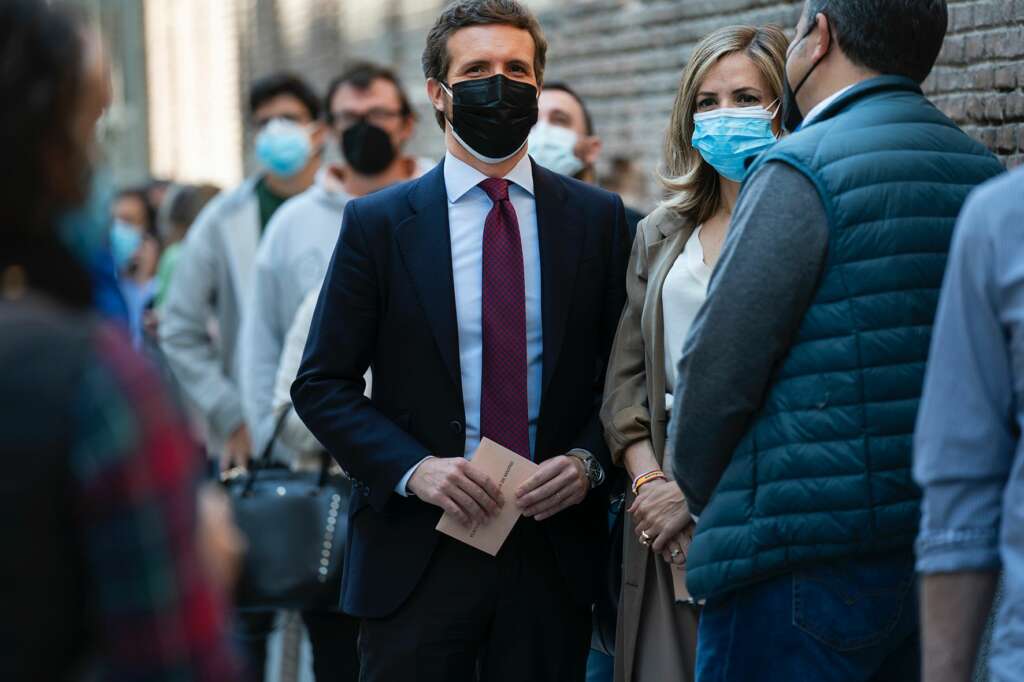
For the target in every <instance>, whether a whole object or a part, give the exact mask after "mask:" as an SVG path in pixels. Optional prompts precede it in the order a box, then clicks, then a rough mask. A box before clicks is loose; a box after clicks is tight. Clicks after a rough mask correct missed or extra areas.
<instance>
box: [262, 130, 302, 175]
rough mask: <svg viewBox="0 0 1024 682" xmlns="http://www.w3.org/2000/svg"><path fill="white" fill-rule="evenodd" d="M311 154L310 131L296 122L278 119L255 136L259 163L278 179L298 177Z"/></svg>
mask: <svg viewBox="0 0 1024 682" xmlns="http://www.w3.org/2000/svg"><path fill="white" fill-rule="evenodd" d="M312 155H313V143H312V142H311V141H310V139H309V132H307V130H306V128H305V126H302V125H300V124H298V123H295V122H294V121H289V120H287V119H282V118H275V119H274V120H272V121H270V122H269V123H267V125H266V126H265V127H264V128H263V130H261V131H260V133H259V135H257V136H256V160H257V161H258V162H259V163H260V165H261V166H263V167H264V168H266V169H267V170H268V171H270V172H271V173H273V174H274V175H276V176H278V177H282V178H290V177H292V176H294V175H296V174H297V173H298V172H299V171H301V170H302V169H303V168H305V167H306V164H307V163H309V159H310V157H311V156H312Z"/></svg>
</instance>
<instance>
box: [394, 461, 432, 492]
mask: <svg viewBox="0 0 1024 682" xmlns="http://www.w3.org/2000/svg"><path fill="white" fill-rule="evenodd" d="M432 457H433V455H427V456H426V457H424V458H423V459H421V460H420V461H418V462H416V464H415V465H413V467H412V468H411V469H409V470H408V471H406V472H405V476H402V478H401V480H400V481H398V485H396V486H395V492H396V493H398V494H399V495H401V496H402V497H409V490H408V486H409V479H410V478H412V475H413V474H415V473H416V470H417V469H419V468H420V465H421V464H423V463H424V462H426V461H427V460H428V459H431V458H432Z"/></svg>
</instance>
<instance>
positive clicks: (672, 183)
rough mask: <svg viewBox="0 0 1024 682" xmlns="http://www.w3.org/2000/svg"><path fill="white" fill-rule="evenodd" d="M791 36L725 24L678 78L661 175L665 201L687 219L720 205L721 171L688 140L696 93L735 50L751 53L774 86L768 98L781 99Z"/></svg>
mask: <svg viewBox="0 0 1024 682" xmlns="http://www.w3.org/2000/svg"><path fill="white" fill-rule="evenodd" d="M788 47H789V39H788V38H786V34H785V33H784V32H783V30H782V28H780V27H779V26H774V25H770V26H763V27H761V28H755V27H753V26H726V27H724V28H720V29H718V30H717V31H714V32H713V33H711V34H709V35H708V36H707V37H706V38H704V40H702V41H700V43H698V45H697V47H695V48H694V49H693V53H692V54H691V55H690V61H689V62H688V63H687V65H686V69H685V70H684V71H683V77H682V79H681V80H680V81H679V92H678V93H677V94H676V101H675V104H674V105H673V106H672V120H671V122H670V123H669V128H668V134H667V135H666V136H665V166H664V168H663V169H662V170H661V171H660V172H659V173H658V179H659V180H660V181H661V184H662V185H663V186H664V187H665V189H666V190H667V197H666V199H665V200H664V201H662V202H661V205H662V206H663V207H664V208H668V209H671V210H673V211H675V212H676V213H678V214H679V215H680V216H682V217H683V218H687V219H689V220H692V221H693V222H694V224H696V225H699V224H701V223H703V222H704V221H706V220H707V219H709V218H710V217H711V216H713V215H714V214H715V212H716V211H717V210H718V209H719V204H720V201H721V190H720V187H719V181H718V173H717V172H716V171H715V169H714V168H713V167H712V166H711V165H710V164H708V163H707V162H706V161H704V159H703V157H701V155H700V152H698V151H697V150H696V149H694V148H693V147H692V146H691V144H690V139H691V138H692V137H693V115H694V113H695V111H696V108H697V92H698V91H699V88H700V85H701V83H703V82H704V79H705V77H706V76H707V74H708V71H710V70H711V68H712V67H713V66H714V65H715V64H716V63H717V62H718V60H720V59H721V58H722V57H726V56H728V55H731V54H735V53H737V52H742V53H743V54H745V55H747V56H748V57H749V58H750V60H751V61H752V62H754V64H755V65H756V66H757V68H758V70H760V72H761V75H762V76H763V77H764V79H765V82H767V83H768V85H769V87H771V90H772V92H771V97H770V98H769V99H775V98H781V97H782V90H783V85H782V84H783V78H785V71H786V49H787V48H788ZM765 104H766V105H767V102H766V103H765Z"/></svg>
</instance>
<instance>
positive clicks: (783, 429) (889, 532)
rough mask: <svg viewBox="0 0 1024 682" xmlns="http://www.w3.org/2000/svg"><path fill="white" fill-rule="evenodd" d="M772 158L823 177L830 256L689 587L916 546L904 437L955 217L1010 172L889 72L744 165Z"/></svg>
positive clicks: (708, 591)
mask: <svg viewBox="0 0 1024 682" xmlns="http://www.w3.org/2000/svg"><path fill="white" fill-rule="evenodd" d="M770 162H781V163H787V164H790V165H791V166H792V167H794V168H796V169H797V170H798V171H800V172H801V173H803V174H804V175H806V176H807V177H808V178H809V179H810V180H811V182H812V183H813V184H814V185H815V187H816V188H817V189H818V192H819V194H820V196H821V199H822V202H823V204H824V207H825V211H826V214H827V216H828V221H829V241H828V256H827V260H826V263H825V266H824V269H823V272H822V275H821V279H820V282H819V285H818V290H817V293H816V295H815V297H814V299H813V302H812V304H811V306H810V308H809V309H808V311H807V313H806V315H805V316H804V319H803V321H802V323H801V326H800V328H799V331H798V332H797V334H796V336H795V338H794V342H793V344H792V346H791V348H790V350H789V353H788V355H787V356H786V357H785V358H784V359H783V360H782V362H781V363H780V365H779V366H778V367H777V368H776V371H775V374H774V377H773V380H772V383H771V385H770V388H769V390H768V391H767V393H766V397H765V400H764V403H763V405H762V407H761V409H760V411H759V413H758V414H756V415H755V417H754V418H753V419H752V421H751V425H750V428H749V430H748V432H747V434H746V435H745V437H744V438H743V440H742V441H741V443H740V445H739V447H738V448H737V449H736V451H735V453H734V455H733V458H732V461H731V463H730V465H729V466H728V468H727V469H726V471H725V473H724V474H723V476H722V478H721V481H720V483H719V485H718V487H717V489H716V491H715V494H714V496H713V497H712V499H711V500H710V502H709V504H708V506H707V507H706V508H705V509H704V511H703V513H702V514H701V517H700V523H699V524H698V527H697V535H696V537H695V539H694V542H693V547H692V549H691V552H690V555H689V557H688V562H687V563H688V585H689V589H690V591H691V593H692V594H693V595H695V596H697V597H708V596H711V595H716V594H721V593H724V592H727V591H729V590H733V589H736V588H737V587H741V586H743V585H745V584H749V583H752V582H755V581H757V580H760V579H763V578H766V577H769V576H771V575H772V574H778V573H782V572H785V571H787V570H789V569H791V568H792V567H795V566H798V565H800V564H805V563H808V562H816V561H823V560H830V559H840V558H843V557H848V556H857V555H863V554H872V553H879V552H886V551H894V550H907V551H909V550H910V549H911V547H912V544H913V540H914V537H915V535H916V532H917V525H918V504H919V491H918V490H917V488H916V487H915V485H914V483H913V481H912V479H911V440H912V434H913V429H914V420H915V417H916V414H917V407H918V401H919V399H920V396H921V386H922V382H923V378H924V368H925V361H926V359H927V356H928V346H929V340H930V338H931V331H932V322H933V319H934V316H935V309H936V304H937V301H938V296H939V288H940V286H941V284H942V276H943V271H944V269H945V265H946V256H947V251H948V249H949V244H950V240H951V236H952V231H953V225H954V222H955V219H956V217H957V213H958V212H959V211H960V207H961V205H962V204H963V202H964V200H965V199H966V197H967V194H968V193H969V192H970V190H971V189H973V188H974V187H975V186H976V185H978V184H980V183H981V182H983V181H985V180H987V179H988V178H991V177H993V176H994V175H997V174H999V173H1000V172H1002V170H1003V168H1002V166H1001V165H1000V164H999V162H998V161H997V160H996V159H995V158H994V157H993V156H992V154H990V153H989V152H988V151H987V150H986V149H985V148H984V147H983V146H982V145H980V144H979V143H977V142H975V141H974V140H972V139H971V138H969V137H968V136H967V135H966V134H964V133H963V132H962V131H961V130H960V129H959V128H958V127H957V126H956V125H955V124H954V123H953V122H952V121H950V120H949V119H948V118H947V117H946V116H944V115H943V114H942V113H941V112H940V111H938V110H937V109H936V108H935V107H934V106H933V105H932V104H931V103H930V102H929V101H928V100H927V99H926V98H925V97H924V96H923V95H922V93H921V90H920V89H919V87H918V86H917V84H916V83H914V82H913V81H911V80H909V79H906V78H902V77H896V76H882V77H879V78H874V79H871V80H869V81H865V82H863V83H860V84H858V85H856V86H854V87H853V88H852V89H850V90H848V91H847V92H846V93H844V94H843V95H841V96H840V97H839V98H838V99H837V100H836V101H834V102H833V103H831V104H830V105H829V106H828V107H827V108H826V109H825V110H824V111H823V112H822V114H821V115H820V116H819V117H817V118H815V119H814V120H813V121H812V122H811V123H810V124H809V125H808V126H807V127H806V128H805V129H803V130H801V131H799V132H797V133H796V134H794V135H791V136H789V137H787V138H785V139H784V140H782V141H781V142H779V143H778V144H777V145H775V146H774V147H773V148H772V149H770V150H768V151H767V152H766V153H765V154H764V155H762V157H761V158H759V159H758V160H757V161H756V162H755V168H752V169H751V172H754V171H755V170H756V167H757V166H760V165H762V164H765V163H770ZM741 200H742V199H741Z"/></svg>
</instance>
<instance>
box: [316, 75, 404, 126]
mask: <svg viewBox="0 0 1024 682" xmlns="http://www.w3.org/2000/svg"><path fill="white" fill-rule="evenodd" d="M376 80H385V81H388V82H389V83H391V84H392V85H394V86H395V90H397V91H398V101H399V105H400V110H401V112H402V116H403V117H404V118H409V117H411V116H414V115H415V114H414V112H413V110H412V105H411V104H410V103H409V96H408V95H407V94H406V93H405V88H403V87H402V81H400V80H399V79H398V75H397V74H395V72H394V71H393V70H392V69H389V68H388V67H386V66H381V65H379V64H374V63H373V62H357V63H355V64H352V65H351V66H349V67H348V68H347V69H345V70H344V71H343V72H341V74H339V75H338V76H336V77H335V78H334V80H332V81H331V84H330V85H328V86H327V97H325V98H324V112H325V116H326V118H327V123H328V124H330V125H334V112H333V111H331V100H333V99H334V96H335V95H336V94H338V90H341V89H342V88H343V87H345V86H346V85H347V86H350V87H353V88H355V89H356V90H359V91H364V90H368V89H369V88H370V86H371V85H373V82H374V81H376Z"/></svg>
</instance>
